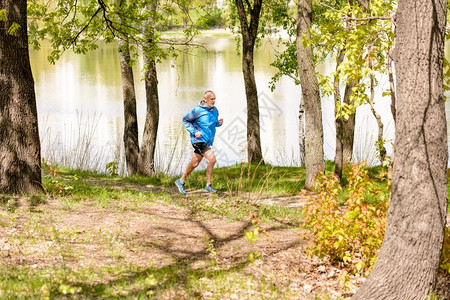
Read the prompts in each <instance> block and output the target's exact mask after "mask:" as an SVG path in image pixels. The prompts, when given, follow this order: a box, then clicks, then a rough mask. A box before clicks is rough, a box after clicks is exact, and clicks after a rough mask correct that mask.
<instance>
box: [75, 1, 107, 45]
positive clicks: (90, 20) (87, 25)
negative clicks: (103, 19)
mask: <svg viewBox="0 0 450 300" xmlns="http://www.w3.org/2000/svg"><path fill="white" fill-rule="evenodd" d="M100 10H101V7H99V8H98V9H97V11H96V12H95V13H94V14H93V15H92V17H91V18H90V19H89V22H88V23H87V24H86V25H85V26H84V27H83V28H82V29H81V30H80V32H78V34H77V35H76V36H75V37H74V38H73V40H72V44H74V45H76V43H77V39H78V37H79V36H80V35H81V33H83V31H85V30H86V28H88V27H89V24H91V22H92V20H93V19H94V18H95V16H97V14H98V13H99V12H100Z"/></svg>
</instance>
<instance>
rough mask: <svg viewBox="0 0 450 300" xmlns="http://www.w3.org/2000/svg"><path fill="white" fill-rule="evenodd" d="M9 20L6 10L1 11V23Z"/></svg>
mask: <svg viewBox="0 0 450 300" xmlns="http://www.w3.org/2000/svg"><path fill="white" fill-rule="evenodd" d="M7 20H8V12H7V11H6V9H0V22H1V21H3V22H6V21H7Z"/></svg>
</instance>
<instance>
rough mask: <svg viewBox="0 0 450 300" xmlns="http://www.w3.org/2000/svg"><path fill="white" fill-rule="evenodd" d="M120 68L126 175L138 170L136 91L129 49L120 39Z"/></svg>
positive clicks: (133, 173)
mask: <svg viewBox="0 0 450 300" xmlns="http://www.w3.org/2000/svg"><path fill="white" fill-rule="evenodd" d="M117 43H118V46H119V57H120V70H121V74H122V92H123V114H124V129H123V142H124V146H125V160H126V163H127V173H128V176H132V175H135V174H136V173H137V171H138V156H139V132H138V121H137V113H136V92H135V88H134V76H133V69H132V67H131V65H130V61H131V59H130V49H129V47H128V43H127V42H126V41H124V40H122V39H120V40H119V41H118V42H117Z"/></svg>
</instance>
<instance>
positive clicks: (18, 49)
mask: <svg viewBox="0 0 450 300" xmlns="http://www.w3.org/2000/svg"><path fill="white" fill-rule="evenodd" d="M0 8H1V9H5V10H6V11H7V14H8V15H7V18H8V21H6V22H0V192H7V193H18V194H25V193H26V194H32V193H35V192H36V191H38V190H40V189H42V184H41V146H40V142H39V130H38V121H37V110H36V95H35V92H34V80H33V74H32V73H31V66H30V57H29V54H28V36H27V1H25V0H14V1H13V0H0ZM13 22H15V23H17V24H19V25H20V28H19V29H18V30H17V31H15V32H14V34H12V35H10V34H9V33H7V31H8V29H9V28H10V26H11V25H12V24H13Z"/></svg>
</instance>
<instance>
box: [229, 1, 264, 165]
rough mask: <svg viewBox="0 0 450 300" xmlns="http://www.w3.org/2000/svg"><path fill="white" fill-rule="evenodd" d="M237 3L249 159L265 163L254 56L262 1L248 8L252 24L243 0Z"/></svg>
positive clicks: (251, 161)
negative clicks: (248, 19)
mask: <svg viewBox="0 0 450 300" xmlns="http://www.w3.org/2000/svg"><path fill="white" fill-rule="evenodd" d="M235 1H236V2H235V3H236V8H237V10H238V14H239V22H240V25H241V32H242V72H243V75H244V84H245V95H246V98H247V157H248V162H249V163H254V162H256V163H260V162H262V161H263V155H262V149H261V129H260V123H259V105H258V91H257V88H256V80H255V68H254V64H253V56H254V55H253V54H254V49H255V41H256V37H257V34H258V25H259V17H260V13H261V6H262V0H255V1H254V2H253V7H248V11H249V14H250V24H249V23H248V21H247V13H246V10H245V7H244V4H243V2H242V0H235Z"/></svg>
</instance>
